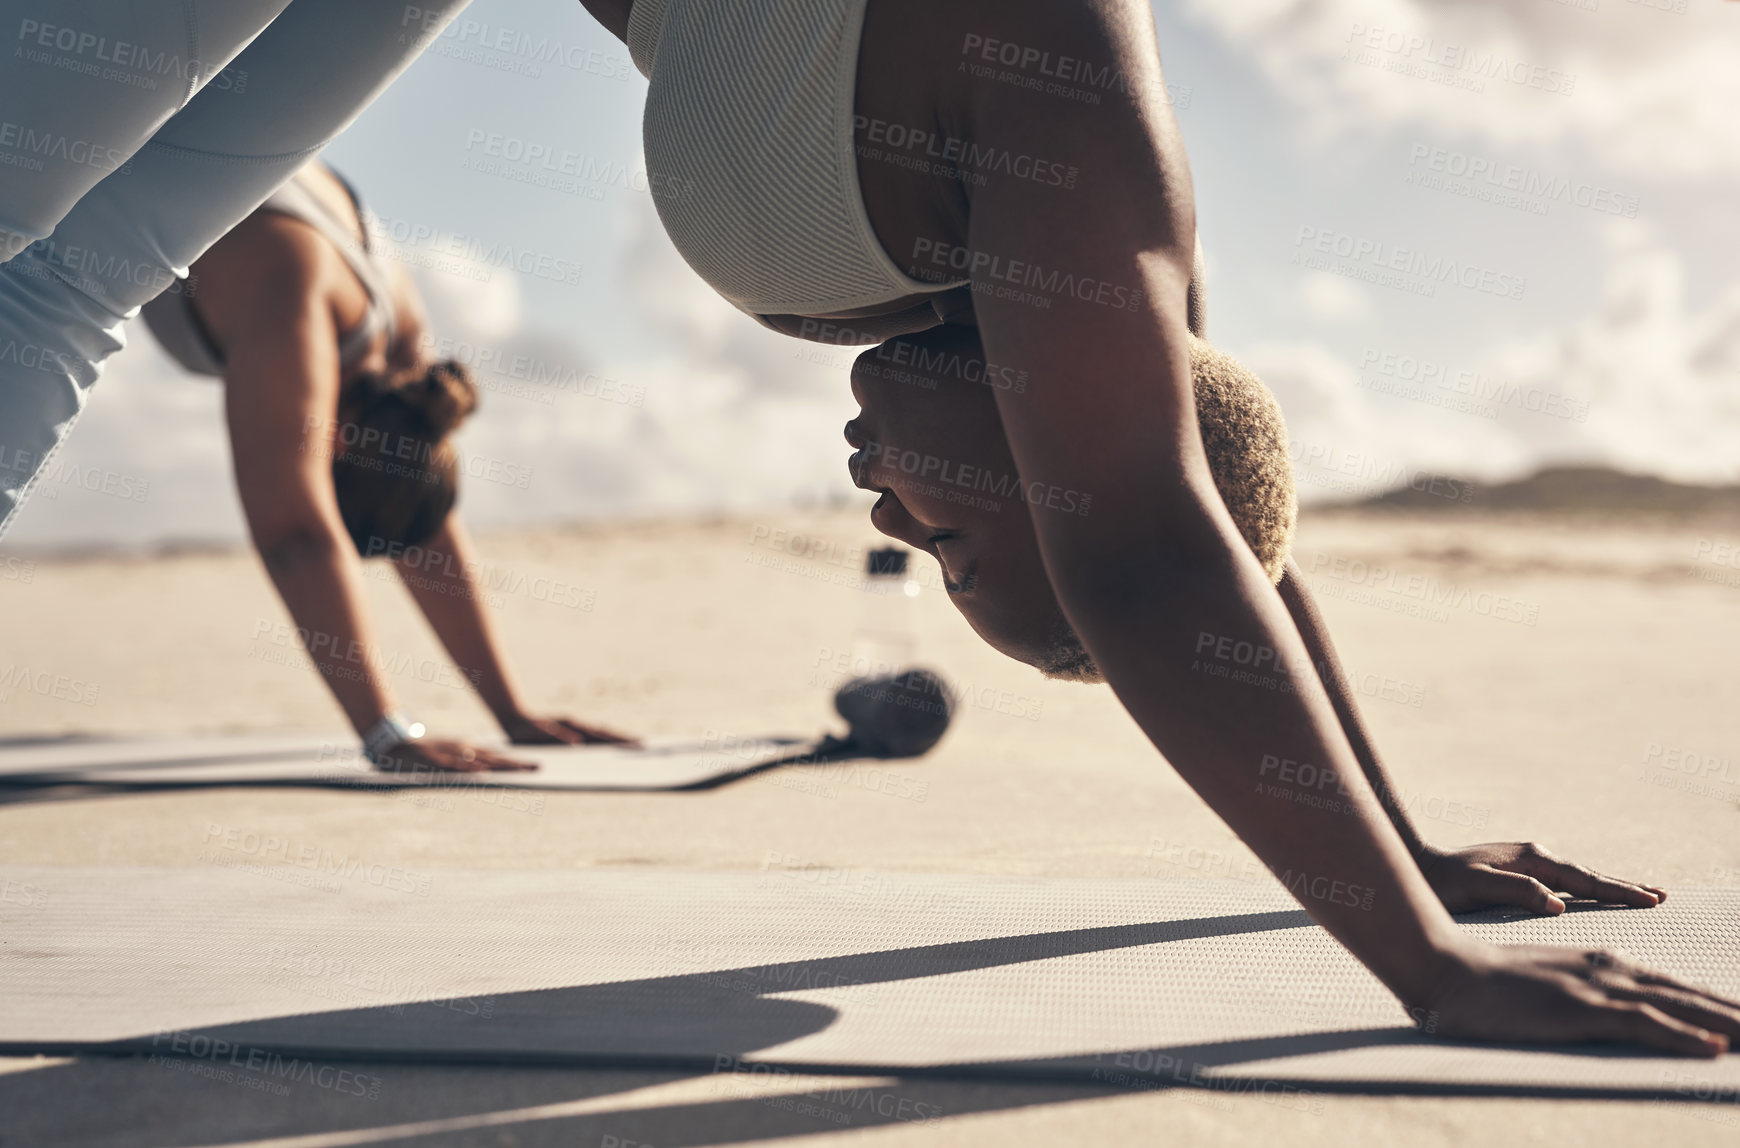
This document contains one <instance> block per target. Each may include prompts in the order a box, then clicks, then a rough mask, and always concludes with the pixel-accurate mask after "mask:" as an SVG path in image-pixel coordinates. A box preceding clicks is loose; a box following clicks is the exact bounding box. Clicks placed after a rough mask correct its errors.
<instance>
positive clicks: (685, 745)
mask: <svg viewBox="0 0 1740 1148" xmlns="http://www.w3.org/2000/svg"><path fill="white" fill-rule="evenodd" d="M481 744H486V745H490V744H493V743H481ZM495 748H500V749H502V750H504V751H505V752H508V753H511V754H512V755H513V756H514V757H516V758H519V759H521V760H524V761H535V762H537V763H538V765H539V769H538V770H537V771H536V772H534V773H473V774H447V773H408V774H394V773H382V772H380V771H378V770H376V769H374V768H372V767H371V766H370V765H369V764H368V763H367V762H366V761H363V760H362V758H361V756H360V755H359V754H358V752H357V750H356V746H355V743H354V742H353V741H351V740H349V739H340V738H338V737H336V736H328V737H324V738H322V737H303V736H294V735H285V736H273V735H266V736H246V737H211V738H144V739H116V740H88V741H87V740H69V741H45V742H38V743H34V744H31V743H24V744H18V743H15V744H12V745H8V746H0V787H3V786H12V787H31V788H35V787H44V786H54V785H107V786H124V787H132V788H178V787H192V786H211V785H312V786H343V787H363V788H371V789H404V788H410V787H413V786H428V785H455V784H458V785H483V786H503V787H508V788H515V789H689V788H694V787H697V786H704V785H708V784H713V783H717V782H720V781H724V780H727V779H729V778H731V777H735V776H737V775H738V774H742V773H747V772H752V771H754V770H757V769H762V768H765V767H766V766H768V765H769V764H771V763H773V762H775V761H780V760H783V759H785V758H788V757H789V758H795V757H800V756H802V755H803V754H804V752H805V751H806V749H807V744H806V743H802V742H798V741H796V740H793V739H790V738H763V739H757V740H744V741H732V742H729V743H725V744H720V743H710V742H704V741H695V740H687V741H677V740H666V741H653V742H650V743H648V745H647V746H646V747H645V748H642V749H625V748H622V747H620V746H604V745H596V746H511V747H509V746H505V745H501V746H495Z"/></svg>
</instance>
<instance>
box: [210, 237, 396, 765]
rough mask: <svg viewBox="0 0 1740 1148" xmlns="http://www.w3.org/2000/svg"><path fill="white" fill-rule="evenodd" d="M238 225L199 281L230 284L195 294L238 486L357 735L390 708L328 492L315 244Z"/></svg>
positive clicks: (329, 423) (334, 384) (328, 362)
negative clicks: (217, 350) (220, 368)
mask: <svg viewBox="0 0 1740 1148" xmlns="http://www.w3.org/2000/svg"><path fill="white" fill-rule="evenodd" d="M245 226H248V227H249V228H250V230H249V232H248V233H246V234H243V235H240V236H236V237H233V238H234V239H235V240H236V242H234V243H232V241H231V240H228V239H226V240H225V241H224V242H223V243H220V244H219V245H218V246H217V247H214V248H213V249H212V251H211V252H210V253H209V254H208V255H207V256H206V259H207V260H211V261H213V262H214V264H215V265H214V266H212V267H211V269H210V271H209V273H208V277H209V278H212V279H216V280H218V281H222V282H224V283H225V284H227V288H226V290H224V291H221V292H220V291H212V292H207V293H205V294H204V295H202V299H201V303H202V306H203V307H204V308H205V314H206V316H207V319H208V323H209V324H210V325H211V326H212V327H213V328H214V330H215V331H217V332H218V333H219V335H220V337H221V340H222V342H223V345H224V347H225V350H226V359H227V362H226V369H225V377H224V382H225V387H224V396H225V416H226V419H227V420H228V424H229V432H230V444H231V448H232V454H233V456H234V464H235V476H236V490H237V493H238V494H239V495H240V497H241V502H242V509H243V511H244V512H245V513H246V515H247V519H248V530H249V532H250V534H251V535H252V537H253V541H254V545H255V547H256V549H258V551H259V553H260V558H261V561H262V562H263V563H264V564H265V567H266V572H267V573H268V574H269V575H270V576H271V578H272V582H273V584H274V585H275V586H276V587H277V588H278V593H279V595H280V596H281V597H282V598H283V599H284V604H285V606H286V607H287V608H288V609H289V611H290V614H291V616H292V617H293V618H294V619H295V620H296V625H297V627H298V630H299V632H300V633H301V634H302V635H303V643H304V646H305V647H306V648H307V651H308V655H309V657H310V658H311V659H312V660H313V661H314V664H315V666H316V668H317V669H318V670H319V671H320V674H321V677H322V678H323V679H324V680H325V682H326V684H327V687H328V688H329V689H331V690H332V694H333V697H334V698H336V699H337V701H338V704H339V706H340V708H342V709H343V710H344V714H345V717H346V718H348V719H349V720H350V724H351V726H352V728H354V729H355V730H356V731H357V732H358V733H359V734H361V733H363V732H365V731H367V730H368V729H369V728H371V727H372V726H374V725H375V723H377V722H378V721H380V719H381V718H382V717H383V716H384V715H385V714H386V713H388V712H389V711H390V710H392V709H394V708H395V706H394V699H393V696H392V691H391V689H390V688H389V686H388V685H387V683H386V682H385V681H384V680H383V679H382V677H381V674H380V673H379V671H378V669H377V668H376V667H377V666H378V664H379V662H378V657H377V655H378V646H377V643H376V640H375V635H374V629H373V626H372V624H371V622H370V620H369V617H368V612H367V609H366V607H365V605H364V597H363V590H362V581H361V579H362V567H361V563H360V561H359V560H358V558H357V556H356V551H355V548H354V547H353V546H352V545H351V541H350V537H349V535H348V534H347V533H346V531H345V529H344V523H343V520H342V519H341V518H340V516H339V511H338V499H337V497H336V495H335V494H334V491H333V485H332V470H331V467H332V454H331V450H332V436H333V432H334V426H333V412H334V411H335V410H336V409H337V406H338V354H337V351H336V347H337V345H338V342H337V331H336V329H335V324H334V319H333V315H332V309H331V307H330V306H329V305H328V304H327V302H326V287H325V284H324V282H323V281H322V274H323V271H322V267H323V264H322V259H321V254H320V252H319V251H318V249H315V248H314V247H313V245H314V244H317V243H318V242H320V241H319V240H318V238H315V237H311V236H310V237H304V236H302V235H299V234H297V233H296V232H295V231H294V230H292V229H291V228H290V227H289V226H288V225H277V226H275V227H274V226H273V225H272V224H269V223H264V222H263V221H250V222H249V224H247V225H245ZM262 232H264V234H262ZM226 245H228V246H226ZM244 261H248V262H251V264H252V267H251V270H250V269H249V268H244V267H241V266H238V265H239V264H241V263H243V262H244Z"/></svg>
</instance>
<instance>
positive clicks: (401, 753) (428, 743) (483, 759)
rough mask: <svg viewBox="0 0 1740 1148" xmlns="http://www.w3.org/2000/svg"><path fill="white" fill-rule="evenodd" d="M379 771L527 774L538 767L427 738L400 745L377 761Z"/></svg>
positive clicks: (464, 745) (496, 754)
mask: <svg viewBox="0 0 1740 1148" xmlns="http://www.w3.org/2000/svg"><path fill="white" fill-rule="evenodd" d="M375 768H376V769H377V770H379V771H380V772H382V773H430V772H434V773H527V772H530V771H532V770H535V769H537V768H538V764H537V762H534V761H520V760H518V759H516V758H511V757H507V756H505V755H503V754H500V753H496V752H495V751H494V750H489V749H483V748H481V747H479V746H475V745H470V744H468V743H466V742H463V741H450V740H448V739H446V738H439V737H424V738H418V739H417V740H416V741H402V742H400V743H399V744H398V745H396V746H394V747H393V748H392V749H391V750H390V751H389V752H387V753H386V754H383V755H381V756H379V757H378V758H377V759H376V761H375Z"/></svg>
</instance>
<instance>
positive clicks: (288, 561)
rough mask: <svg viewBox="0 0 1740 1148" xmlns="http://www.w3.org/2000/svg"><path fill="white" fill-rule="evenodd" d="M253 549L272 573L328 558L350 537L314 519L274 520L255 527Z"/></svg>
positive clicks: (287, 570) (277, 573)
mask: <svg viewBox="0 0 1740 1148" xmlns="http://www.w3.org/2000/svg"><path fill="white" fill-rule="evenodd" d="M253 538H254V549H255V550H257V551H259V554H260V561H262V562H263V563H265V565H266V569H267V570H268V571H269V572H271V573H272V574H273V575H274V576H278V575H281V574H287V573H289V572H291V571H293V570H296V569H299V568H301V567H305V566H308V565H310V564H314V563H326V562H331V561H332V560H333V559H334V558H336V557H337V556H339V555H340V554H342V553H343V552H344V550H345V548H347V547H348V546H349V545H350V540H349V539H348V538H346V537H344V536H343V535H342V534H341V533H340V532H339V531H337V530H335V529H334V528H333V527H332V526H331V524H329V523H326V522H321V521H318V520H304V521H287V522H276V523H271V524H269V525H262V526H257V527H255V529H254V531H253Z"/></svg>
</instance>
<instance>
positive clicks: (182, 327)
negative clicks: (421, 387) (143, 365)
mask: <svg viewBox="0 0 1740 1148" xmlns="http://www.w3.org/2000/svg"><path fill="white" fill-rule="evenodd" d="M305 170H306V169H305ZM333 175H335V176H337V178H338V181H339V182H340V183H342V184H344V189H345V191H346V192H347V193H349V195H350V200H351V203H353V204H355V205H356V214H357V219H358V220H359V221H360V222H361V223H362V232H363V241H362V242H360V243H359V242H358V241H357V238H356V232H355V230H353V229H352V227H351V226H350V224H349V222H348V221H346V220H343V219H340V218H338V217H337V216H336V215H334V214H333V213H332V212H331V211H330V210H329V209H328V208H327V206H326V204H325V202H324V201H323V200H322V199H320V198H319V196H317V195H315V194H314V193H313V192H311V191H309V190H308V186H307V184H306V183H304V182H303V181H304V180H305V179H306V178H307V177H306V175H305V174H304V173H303V172H297V173H296V175H295V176H293V177H292V178H291V180H290V182H289V183H286V184H285V185H284V186H283V187H281V188H279V189H278V190H277V191H275V192H273V193H272V194H271V196H269V197H268V198H267V200H266V202H264V203H262V204H261V205H260V206H259V207H258V208H257V209H256V210H259V211H275V212H277V213H278V214H280V215H288V216H290V217H291V218H292V219H300V220H302V221H303V222H304V223H307V224H308V225H310V226H311V227H313V228H314V229H315V230H316V231H318V232H320V234H321V235H322V236H323V237H324V238H325V239H326V240H327V241H328V242H330V243H331V244H332V245H333V246H334V247H336V248H338V251H339V254H341V255H343V256H344V261H345V262H346V263H347V264H349V265H350V269H351V271H353V272H355V274H356V277H357V278H358V279H359V280H361V281H362V285H363V290H364V291H365V292H367V293H368V297H369V309H368V314H366V315H365V316H363V321H362V322H361V323H359V324H357V325H356V326H355V327H354V328H352V329H351V330H349V331H346V332H344V334H342V335H341V336H339V340H338V361H339V365H340V366H341V367H349V366H353V365H355V364H356V363H357V362H358V361H359V360H361V359H362V358H363V356H365V355H367V354H368V352H369V348H370V347H371V346H373V345H374V341H375V336H377V335H380V334H385V335H386V337H387V340H388V341H389V342H391V341H392V338H393V332H394V329H395V324H396V321H397V316H396V315H395V313H394V311H393V293H392V279H391V277H390V276H389V274H388V271H387V267H386V265H385V264H384V263H383V262H382V260H381V257H380V254H379V252H377V251H375V250H374V248H373V245H372V243H371V241H370V239H369V236H371V235H373V234H374V233H375V230H376V229H375V228H374V227H373V226H372V220H373V216H372V215H371V214H370V212H369V210H368V209H367V208H366V207H364V206H363V203H362V200H361V199H359V198H357V194H356V189H355V188H353V187H352V186H351V185H350V183H349V182H348V181H347V180H346V179H345V178H344V177H343V176H342V175H338V173H337V172H333ZM140 314H142V315H143V316H144V318H145V325H146V326H147V327H149V328H150V329H151V334H152V335H154V336H155V337H156V339H157V341H158V342H159V343H161V344H162V345H163V349H164V350H165V351H168V352H169V355H170V357H171V358H173V359H174V360H175V361H176V362H178V363H180V364H181V365H182V366H183V367H185V368H187V369H188V370H190V371H192V372H193V373H194V374H196V375H219V376H221V375H222V374H223V373H224V357H223V351H222V349H221V348H219V347H217V346H215V345H213V343H212V341H211V336H209V335H208V334H206V330H205V327H204V326H203V325H202V324H201V323H200V321H199V316H198V315H197V314H195V313H194V309H193V298H192V296H191V295H190V294H188V293H187V292H185V291H179V290H178V291H173V292H171V291H165V292H164V293H163V294H161V295H159V296H157V298H155V299H153V300H151V302H149V303H147V304H145V306H144V308H143V309H142V310H141V312H140Z"/></svg>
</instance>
